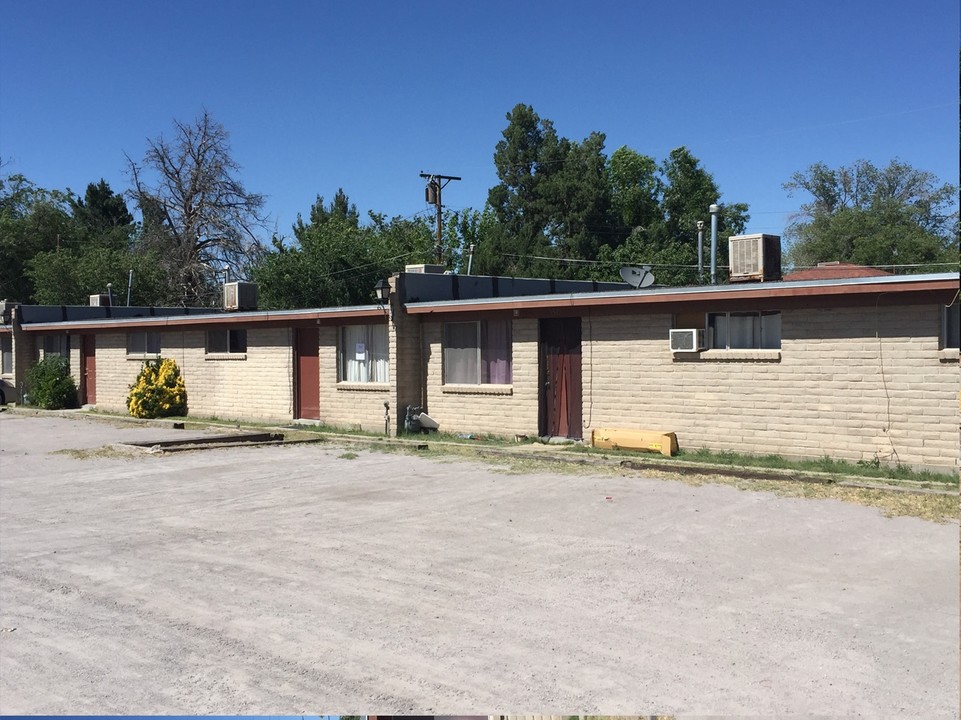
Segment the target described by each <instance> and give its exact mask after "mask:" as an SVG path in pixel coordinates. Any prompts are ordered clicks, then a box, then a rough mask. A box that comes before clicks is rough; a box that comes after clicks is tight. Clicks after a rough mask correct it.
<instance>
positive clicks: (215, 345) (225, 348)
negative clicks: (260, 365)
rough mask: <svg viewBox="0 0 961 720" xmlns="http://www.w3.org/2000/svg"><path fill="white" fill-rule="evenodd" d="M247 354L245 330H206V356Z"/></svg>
mask: <svg viewBox="0 0 961 720" xmlns="http://www.w3.org/2000/svg"><path fill="white" fill-rule="evenodd" d="M245 352H247V331H246V330H227V329H224V330H208V331H207V354H208V355H228V354H243V353H245Z"/></svg>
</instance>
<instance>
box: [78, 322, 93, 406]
mask: <svg viewBox="0 0 961 720" xmlns="http://www.w3.org/2000/svg"><path fill="white" fill-rule="evenodd" d="M80 404H81V405H96V404H97V336H96V335H81V336H80Z"/></svg>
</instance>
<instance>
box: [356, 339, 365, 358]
mask: <svg viewBox="0 0 961 720" xmlns="http://www.w3.org/2000/svg"><path fill="white" fill-rule="evenodd" d="M354 359H355V360H366V359H367V345H366V344H364V343H357V345H356V346H355V347H354Z"/></svg>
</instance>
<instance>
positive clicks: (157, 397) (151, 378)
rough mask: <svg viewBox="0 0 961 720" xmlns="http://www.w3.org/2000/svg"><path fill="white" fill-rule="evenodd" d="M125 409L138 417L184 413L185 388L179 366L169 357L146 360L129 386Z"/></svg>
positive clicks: (185, 402)
mask: <svg viewBox="0 0 961 720" xmlns="http://www.w3.org/2000/svg"><path fill="white" fill-rule="evenodd" d="M127 409H128V410H129V411H130V414H131V415H133V416H134V417H138V418H158V417H170V416H171V415H186V414H187V388H186V387H185V386H184V379H183V376H181V374H180V368H179V367H177V363H176V362H175V361H174V360H173V359H171V358H157V359H156V360H147V361H146V362H144V364H143V369H141V371H140V374H139V375H138V376H137V381H136V382H135V383H134V384H133V385H131V386H130V394H129V395H128V396H127Z"/></svg>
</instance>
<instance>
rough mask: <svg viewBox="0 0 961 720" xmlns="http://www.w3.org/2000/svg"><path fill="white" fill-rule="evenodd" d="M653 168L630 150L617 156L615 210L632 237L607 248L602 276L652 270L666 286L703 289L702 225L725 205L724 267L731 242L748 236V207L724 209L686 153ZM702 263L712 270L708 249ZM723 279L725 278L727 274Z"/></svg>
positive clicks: (720, 256)
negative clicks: (638, 267)
mask: <svg viewBox="0 0 961 720" xmlns="http://www.w3.org/2000/svg"><path fill="white" fill-rule="evenodd" d="M615 158H616V161H615ZM653 162H654V161H653V159H652V158H648V157H645V156H642V155H638V154H637V153H635V152H634V151H633V150H629V149H627V148H621V149H620V150H617V151H615V153H614V155H613V156H612V162H611V163H610V174H611V176H612V178H616V182H615V183H614V187H615V192H614V197H615V203H614V206H615V210H616V214H617V216H618V218H619V221H620V222H621V223H622V224H623V226H627V227H628V228H630V234H629V235H628V236H627V239H626V240H625V241H624V242H623V243H622V244H619V245H617V246H616V247H608V248H602V250H601V252H600V253H599V256H598V257H599V259H600V260H603V261H605V264H604V266H602V268H601V269H600V270H598V273H604V274H606V275H608V276H609V275H610V274H613V273H612V272H611V269H610V268H615V269H616V268H617V267H621V266H625V265H650V266H651V267H652V268H653V269H654V274H655V277H656V278H657V282H658V283H659V284H661V285H696V284H698V283H703V282H705V281H706V280H707V278H706V277H702V278H698V276H697V229H696V228H697V221H698V220H704V221H707V220H709V219H710V214H709V208H710V206H711V205H712V204H715V203H716V204H719V205H721V213H720V215H719V218H718V246H717V264H718V266H724V265H726V264H727V239H728V238H729V237H730V236H731V235H737V234H739V233H741V232H743V231H744V228H745V227H746V225H747V221H748V219H749V216H748V213H747V210H748V208H747V205H746V204H744V203H730V204H726V205H725V204H722V203H721V202H720V198H721V191H720V188H719V187H718V185H717V183H716V182H715V180H714V177H713V176H712V175H711V174H710V173H709V172H707V171H706V170H705V169H704V168H703V167H702V166H701V164H700V161H699V160H698V159H697V158H696V157H694V155H692V154H691V152H690V151H689V150H688V149H687V148H685V147H680V148H676V149H674V150H672V151H671V153H670V154H669V155H668V157H667V159H666V160H665V161H664V162H663V163H661V165H660V166H659V167H658V168H657V170H656V172H655V171H654V169H653V167H652V166H653ZM703 263H704V266H705V268H707V267H708V266H709V265H710V257H709V250H708V248H707V247H705V249H704V258H703ZM615 272H616V270H615ZM706 274H707V273H706V272H705V275H706ZM720 276H721V277H722V278H723V273H720ZM607 279H613V278H610V277H608V278H607Z"/></svg>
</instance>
